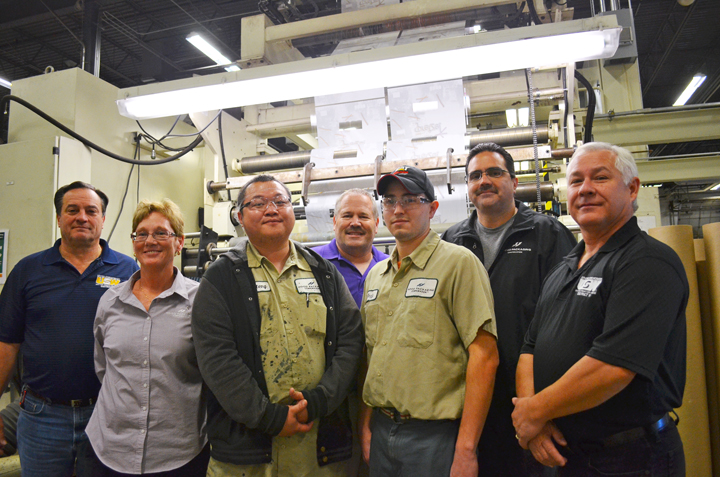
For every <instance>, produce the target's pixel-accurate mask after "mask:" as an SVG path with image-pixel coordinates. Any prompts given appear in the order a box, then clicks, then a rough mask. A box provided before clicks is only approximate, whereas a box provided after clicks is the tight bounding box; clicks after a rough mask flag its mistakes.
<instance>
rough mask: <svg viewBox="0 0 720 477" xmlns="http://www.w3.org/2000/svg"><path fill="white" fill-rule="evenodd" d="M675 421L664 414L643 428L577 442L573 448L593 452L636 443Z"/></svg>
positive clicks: (656, 433) (657, 432)
mask: <svg viewBox="0 0 720 477" xmlns="http://www.w3.org/2000/svg"><path fill="white" fill-rule="evenodd" d="M675 423H676V421H675V420H674V419H673V418H671V417H670V415H669V414H665V415H664V416H663V417H661V418H660V419H658V420H657V421H655V422H653V423H652V424H648V425H647V426H643V427H635V428H633V429H628V430H627V431H622V432H618V433H617V434H613V435H611V436H609V437H606V438H605V439H602V440H600V441H594V442H593V441H590V442H578V443H576V444H575V445H574V446H573V445H572V444H571V447H578V448H580V449H581V450H583V451H585V452H591V451H593V450H600V449H607V448H610V447H616V446H621V445H623V444H628V443H630V442H633V441H636V440H638V439H640V438H642V437H646V436H657V435H658V434H659V433H660V432H662V431H663V430H665V429H667V428H668V427H669V426H670V425H671V424H675Z"/></svg>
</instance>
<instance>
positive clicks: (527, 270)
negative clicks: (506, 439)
mask: <svg viewBox="0 0 720 477" xmlns="http://www.w3.org/2000/svg"><path fill="white" fill-rule="evenodd" d="M515 206H516V207H517V213H516V214H515V220H514V221H513V224H512V225H511V226H510V230H508V231H507V233H506V236H505V240H504V241H503V244H502V247H500V251H499V252H498V255H497V257H496V258H495V261H494V262H493V264H492V266H491V267H490V270H488V274H489V275H490V286H491V287H492V292H493V297H494V298H495V319H496V321H497V333H498V351H499V354H500V365H499V366H498V369H497V374H496V377H495V390H494V393H493V402H492V405H491V411H490V413H493V411H495V410H499V409H505V412H504V413H507V411H508V410H509V412H512V408H513V406H512V398H513V397H515V396H516V393H515V369H516V368H517V361H518V358H519V357H520V348H522V345H523V341H524V338H525V333H526V332H527V329H528V326H530V321H532V318H533V315H534V314H535V305H536V304H537V302H538V297H539V296H540V290H541V289H542V283H543V281H544V280H545V277H546V276H547V275H548V272H549V271H550V270H551V269H552V268H553V267H554V266H555V265H556V264H558V263H559V262H560V261H561V260H562V258H563V257H564V256H565V255H567V254H568V253H570V251H571V250H572V249H573V247H575V245H577V240H576V239H575V237H574V236H573V234H572V233H571V232H570V231H569V230H568V229H567V228H566V227H565V226H564V225H563V224H561V223H560V222H559V221H558V220H556V219H554V218H552V217H548V216H546V215H542V214H538V213H537V212H534V211H532V210H531V209H530V208H529V207H528V206H526V205H525V204H524V203H522V202H520V201H517V200H516V201H515ZM476 221H477V211H476V210H473V212H472V214H471V215H470V218H468V219H466V220H463V221H462V222H460V223H458V224H455V225H453V226H452V227H450V228H449V229H448V230H447V231H445V233H444V234H443V235H442V239H443V240H446V241H448V242H450V243H454V244H457V245H462V246H463V247H465V248H468V249H470V250H471V251H472V252H473V253H475V255H477V257H478V258H479V259H480V261H483V258H484V257H483V249H482V244H481V243H480V237H478V234H477V232H476V231H475V222H476ZM508 418H509V414H508Z"/></svg>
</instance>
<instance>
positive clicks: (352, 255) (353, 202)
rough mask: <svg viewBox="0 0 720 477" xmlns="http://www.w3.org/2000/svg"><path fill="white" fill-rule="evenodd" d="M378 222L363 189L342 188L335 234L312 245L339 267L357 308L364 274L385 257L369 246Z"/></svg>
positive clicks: (374, 206)
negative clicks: (327, 240)
mask: <svg viewBox="0 0 720 477" xmlns="http://www.w3.org/2000/svg"><path fill="white" fill-rule="evenodd" d="M379 223H380V217H379V216H378V211H377V206H376V205H375V201H374V200H373V198H372V196H371V195H370V193H369V192H368V191H366V190H363V189H350V190H346V191H345V192H343V193H342V195H340V197H338V200H337V202H335V214H334V216H333V229H334V230H335V238H334V239H333V240H332V242H330V243H329V244H327V245H322V246H320V247H315V248H314V249H313V250H315V251H316V252H317V253H318V254H320V256H321V257H323V258H325V259H327V260H329V261H331V262H332V264H333V265H335V267H336V268H337V269H338V271H340V274H341V275H342V276H343V278H344V279H345V283H347V286H348V288H349V289H350V293H351V294H352V296H353V298H354V299H355V303H357V305H358V308H359V307H360V303H361V302H362V297H363V287H364V286H365V277H367V274H368V272H369V271H370V269H371V268H372V267H374V266H375V264H376V263H378V262H381V261H383V260H385V259H386V258H388V256H387V255H386V254H384V253H382V252H381V251H380V250H378V249H376V248H375V247H374V246H373V239H374V238H375V234H377V230H378V224H379Z"/></svg>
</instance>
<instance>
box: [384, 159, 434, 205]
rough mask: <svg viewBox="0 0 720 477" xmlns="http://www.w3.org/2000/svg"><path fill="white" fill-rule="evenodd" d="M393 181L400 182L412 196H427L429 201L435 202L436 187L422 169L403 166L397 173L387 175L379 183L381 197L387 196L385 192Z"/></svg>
mask: <svg viewBox="0 0 720 477" xmlns="http://www.w3.org/2000/svg"><path fill="white" fill-rule="evenodd" d="M393 179H395V180H398V181H400V184H402V186H403V187H404V188H405V189H406V190H407V191H408V192H410V193H411V194H425V197H427V198H428V199H430V200H433V201H434V200H435V187H434V186H433V185H432V182H430V178H428V176H427V174H425V171H423V170H422V169H418V168H417V167H412V166H402V167H401V168H399V169H396V170H395V172H392V173H390V174H385V175H384V176H382V177H381V178H380V180H379V181H378V183H377V191H378V193H379V194H380V195H385V191H386V190H387V188H388V186H389V185H390V182H391V181H392V180H393Z"/></svg>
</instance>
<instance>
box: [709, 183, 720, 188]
mask: <svg viewBox="0 0 720 477" xmlns="http://www.w3.org/2000/svg"><path fill="white" fill-rule="evenodd" d="M710 190H720V182H718V183H717V184H715V185H714V186H712V187H711V188H710Z"/></svg>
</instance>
